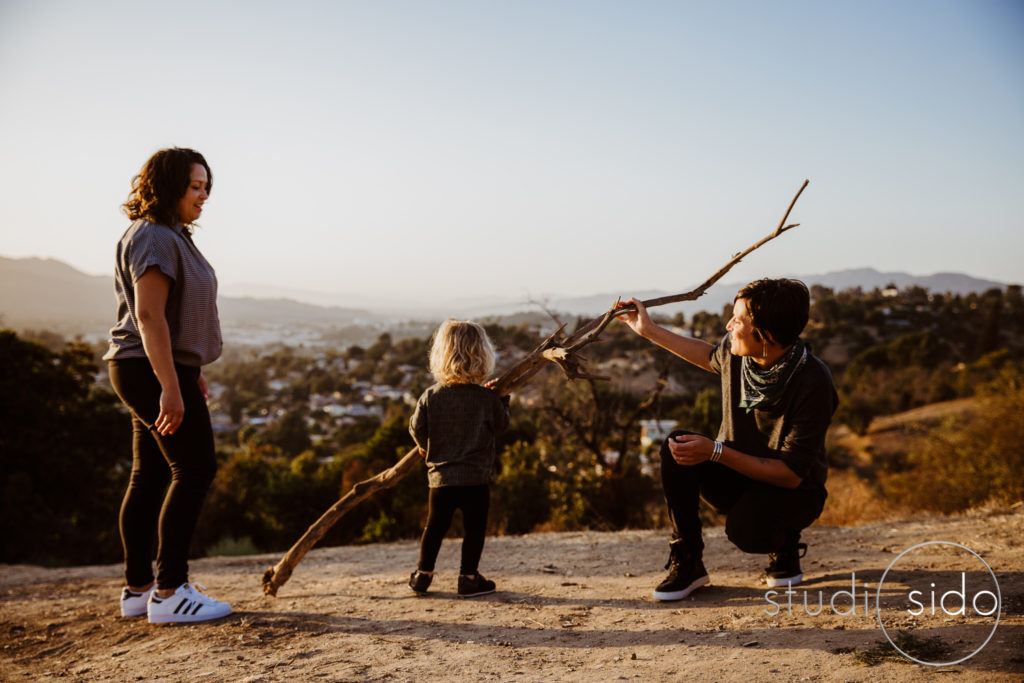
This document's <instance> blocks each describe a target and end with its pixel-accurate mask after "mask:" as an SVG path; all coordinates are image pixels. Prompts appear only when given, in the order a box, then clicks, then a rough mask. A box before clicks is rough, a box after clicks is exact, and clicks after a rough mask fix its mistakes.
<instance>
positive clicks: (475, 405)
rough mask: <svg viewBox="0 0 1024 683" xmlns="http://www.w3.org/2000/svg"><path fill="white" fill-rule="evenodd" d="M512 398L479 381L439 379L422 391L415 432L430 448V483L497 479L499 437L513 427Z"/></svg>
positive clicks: (412, 428) (419, 441) (419, 442)
mask: <svg viewBox="0 0 1024 683" xmlns="http://www.w3.org/2000/svg"><path fill="white" fill-rule="evenodd" d="M508 420H509V416H508V397H507V396H505V397H499V396H498V394H497V392H495V391H493V390H491V389H487V388H485V387H482V386H480V385H479V384H440V383H439V384H435V385H434V386H432V387H430V388H429V389H427V390H426V391H424V392H423V395H422V396H420V400H419V401H418V402H417V403H416V410H415V411H414V412H413V414H412V419H411V420H410V421H409V433H410V434H412V438H413V439H414V440H415V441H416V445H417V446H419V447H420V448H422V449H423V450H425V451H426V452H427V482H428V484H429V486H430V488H438V487H440V486H476V485H479V484H488V483H490V482H491V480H492V479H493V478H494V471H495V464H496V462H497V453H496V452H495V448H494V436H495V435H496V434H500V433H501V432H503V431H505V429H507V428H508Z"/></svg>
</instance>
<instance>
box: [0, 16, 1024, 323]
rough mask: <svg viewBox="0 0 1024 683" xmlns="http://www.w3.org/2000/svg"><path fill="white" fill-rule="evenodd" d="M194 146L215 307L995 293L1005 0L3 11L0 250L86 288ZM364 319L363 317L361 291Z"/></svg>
mask: <svg viewBox="0 0 1024 683" xmlns="http://www.w3.org/2000/svg"><path fill="white" fill-rule="evenodd" d="M171 145H180V146H189V147H194V148H196V149H198V150H200V151H201V152H203V154H204V155H206V157H207V159H208V160H209V162H210V164H211V166H212V169H213V173H214V189H213V194H212V196H211V198H210V200H209V202H208V203H207V208H206V211H205V212H204V215H203V219H202V220H201V224H202V226H203V227H202V228H201V230H200V231H199V232H198V233H197V242H198V244H199V245H200V248H201V249H203V251H204V252H205V253H206V254H207V256H208V257H209V259H210V260H211V261H212V262H213V264H214V265H215V267H216V268H217V271H218V275H219V277H220V280H221V284H222V288H223V291H225V292H227V293H237V292H239V291H243V290H244V287H242V285H245V284H247V283H248V284H250V285H260V286H262V287H268V288H281V287H287V288H292V289H308V290H322V291H329V292H337V293H346V294H348V295H349V298H350V300H352V301H353V303H359V300H360V299H364V298H365V300H366V301H373V300H375V299H376V298H377V296H378V295H386V296H389V297H395V296H400V297H403V298H404V300H405V301H406V302H416V301H419V300H422V299H423V298H426V297H430V298H431V299H433V300H435V301H436V300H447V299H455V298H466V297H474V296H485V295H486V296H490V295H498V296H508V297H513V298H514V297H521V296H522V295H523V294H524V292H530V293H531V294H534V295H543V294H546V293H559V294H588V293H595V292H621V293H622V294H624V295H627V296H628V295H629V294H630V293H631V292H632V291H636V290H640V289H649V288H660V289H665V290H670V291H684V290H686V289H689V288H690V287H691V286H692V285H693V284H695V283H697V282H699V281H701V280H703V279H704V278H705V277H706V276H708V275H710V274H711V273H712V272H714V271H715V270H716V269H717V268H718V267H719V266H720V265H721V264H722V263H724V262H725V261H726V260H728V258H729V257H730V255H731V254H732V253H733V252H736V251H739V250H741V249H743V248H745V247H746V246H748V245H749V244H751V243H753V242H755V241H756V240H757V239H759V238H760V237H762V236H763V235H765V234H767V232H769V231H770V230H771V229H772V228H773V227H774V226H775V224H776V223H777V222H778V220H779V218H780V217H781V214H782V212H783V211H784V210H785V207H786V205H787V204H788V203H789V201H790V199H791V197H792V196H793V194H794V193H795V192H796V190H797V188H798V187H799V185H800V183H801V182H802V181H803V180H804V179H805V178H809V179H810V181H811V184H810V186H809V187H808V189H807V191H806V192H805V193H804V196H803V197H802V198H801V200H800V202H799V203H798V205H797V207H796V209H795V211H794V214H793V216H792V220H794V221H796V222H799V223H801V224H802V227H800V228H798V229H797V230H795V231H793V232H790V233H788V234H787V235H785V236H783V237H782V238H780V239H779V240H777V241H776V242H774V243H773V244H771V245H769V246H767V247H765V248H763V249H762V250H761V251H759V252H756V253H755V254H753V255H752V256H750V257H749V258H748V260H747V262H746V263H744V264H741V266H739V267H737V269H735V270H734V272H733V273H732V274H730V276H729V279H730V280H734V279H735V280H745V279H752V278H754V277H757V276H760V275H782V274H793V273H801V274H809V273H820V272H825V271H829V270H837V269H843V268H853V267H861V266H873V267H877V268H879V269H883V270H903V271H908V272H911V273H915V274H929V273H934V272H938V271H959V272H965V273H969V274H971V275H975V276H979V277H986V278H991V279H995V280H999V281H1004V282H1021V281H1024V265H1022V256H1024V3H1022V2H1019V1H1011V0H1005V1H994V0H970V1H968V0H964V1H959V2H948V1H943V0H934V1H933V0H929V1H899V0H895V1H885V2H880V1H875V0H867V1H864V0H857V1H837V2H746V1H740V2H710V1H708V2H700V3H697V2H643V1H637V2H626V1H620V2H601V1H590V0H587V1H584V0H579V1H559V0H545V1H537V2H534V1H515V2H504V1H495V2H476V1H466V2H432V1H429V0H417V1H410V2H391V1H387V0H382V1H380V2H366V1H362V0H360V1H352V2H326V1H325V2H303V1H301V0H299V1H296V2H290V3H283V2H233V3H232V2H216V1H213V2H192V1H191V0H188V1H183V2H182V1H179V2H175V3H167V2H104V1H102V0H101V1H99V2H90V3H84V2H77V1H75V2H68V1H58V0H52V1H47V0H43V1H38V2H36V1H29V0H0V185H2V188H3V190H2V192H0V226H2V228H0V229H2V233H0V255H4V256H14V257H24V256H42V257H52V258H57V259H60V260H63V261H66V262H68V263H70V264H72V265H73V266H75V267H77V268H79V269H81V270H84V271H86V272H89V273H109V272H110V270H111V268H112V260H113V253H114V243H115V241H116V240H117V238H118V237H119V235H120V233H121V232H122V231H123V230H124V228H125V227H126V225H127V221H126V219H125V218H124V216H123V215H122V214H121V213H120V212H119V205H120V204H121V203H122V202H123V201H124V199H125V197H126V195H127V192H128V189H129V183H130V180H131V177H132V176H133V175H134V174H135V173H137V172H138V169H139V167H140V166H141V164H142V162H143V161H144V160H145V159H146V158H147V157H148V156H149V155H150V154H151V153H152V152H154V151H155V150H157V149H159V148H161V147H165V146H171ZM363 303H365V302H363Z"/></svg>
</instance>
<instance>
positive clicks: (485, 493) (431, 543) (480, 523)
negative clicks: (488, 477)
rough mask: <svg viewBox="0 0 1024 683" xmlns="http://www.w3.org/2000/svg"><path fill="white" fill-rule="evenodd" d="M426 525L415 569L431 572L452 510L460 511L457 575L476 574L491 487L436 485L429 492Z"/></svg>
mask: <svg viewBox="0 0 1024 683" xmlns="http://www.w3.org/2000/svg"><path fill="white" fill-rule="evenodd" d="M428 504H429V508H428V512H427V526H426V528H425V529H423V538H422V539H421V540H420V562H419V568H420V569H421V570H423V571H425V572H432V571H434V562H435V561H436V560H437V553H438V551H440V550H441V542H442V541H443V540H444V535H445V534H446V533H448V527H450V526H451V523H452V516H453V515H454V514H455V511H456V510H462V526H463V528H464V529H465V535H464V536H463V537H462V564H461V565H460V568H459V573H460V574H476V573H477V569H478V568H479V565H480V555H481V554H483V551H484V536H485V535H486V533H487V508H488V507H489V506H490V504H491V488H490V487H489V486H488V485H487V484H481V485H479V486H440V487H438V488H432V489H430V497H429V502H428Z"/></svg>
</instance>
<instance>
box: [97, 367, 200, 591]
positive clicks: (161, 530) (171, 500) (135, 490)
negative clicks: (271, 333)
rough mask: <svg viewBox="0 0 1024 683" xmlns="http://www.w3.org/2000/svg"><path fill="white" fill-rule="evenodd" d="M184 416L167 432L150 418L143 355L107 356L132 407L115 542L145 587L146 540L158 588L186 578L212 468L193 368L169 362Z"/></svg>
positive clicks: (130, 579) (128, 577)
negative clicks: (129, 460)
mask: <svg viewBox="0 0 1024 683" xmlns="http://www.w3.org/2000/svg"><path fill="white" fill-rule="evenodd" d="M174 368H175V370H176V371H177V374H178V383H179V385H180V387H181V396H182V399H183V400H184V402H185V416H184V419H183V421H182V423H181V426H179V427H178V429H177V430H176V431H175V432H174V434H169V435H166V436H161V435H160V434H157V433H156V431H155V430H154V429H153V423H154V422H155V421H156V418H157V416H158V415H159V414H160V382H159V381H158V380H157V378H156V375H155V374H153V368H152V367H151V366H150V364H149V360H148V359H146V358H126V359H122V360H112V361H110V383H111V384H112V385H113V387H114V391H116V392H117V395H118V396H119V397H120V398H121V400H122V401H123V402H124V404H125V405H126V406H128V407H129V408H130V409H131V411H132V432H133V438H132V474H131V479H130V480H129V482H128V490H127V491H126V492H125V495H124V501H123V502H122V503H121V517H120V527H121V542H122V544H123V545H124V570H125V581H126V582H127V584H128V585H129V586H145V585H146V584H148V583H149V582H150V581H152V580H153V566H152V559H153V540H154V536H156V538H157V540H158V544H157V549H156V585H157V588H161V589H170V588H177V587H178V586H180V585H181V584H183V583H185V582H186V581H188V549H189V544H190V543H191V542H192V532H193V530H194V529H195V526H196V520H197V519H198V518H199V510H200V508H202V505H203V500H204V499H205V498H206V492H207V490H208V489H209V488H210V483H211V482H212V481H213V477H214V475H215V474H216V472H217V462H216V459H215V454H214V445H213V428H212V426H211V425H210V412H209V410H207V408H206V399H205V398H204V397H203V394H202V391H200V389H199V382H198V380H199V368H197V367H190V366H186V365H179V364H177V363H175V365H174Z"/></svg>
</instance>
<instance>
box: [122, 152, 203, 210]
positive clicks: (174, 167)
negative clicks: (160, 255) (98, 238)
mask: <svg viewBox="0 0 1024 683" xmlns="http://www.w3.org/2000/svg"><path fill="white" fill-rule="evenodd" d="M193 164H200V165H202V166H203V168H205V169H206V191H207V192H209V191H210V190H211V189H212V188H213V172H212V171H211V170H210V165H209V164H207V163H206V159H204V158H203V155H202V154H200V153H199V152H197V151H195V150H194V149H188V148H185V147H171V148H169V149H162V150H160V151H159V152H157V153H156V154H154V155H153V156H151V157H150V158H149V159H148V160H147V161H146V163H145V164H143V166H142V170H141V171H140V172H139V174H138V175H137V176H135V177H134V178H132V191H131V194H129V195H128V201H126V202H125V203H124V204H123V205H122V207H121V208H122V209H123V210H124V212H125V213H126V214H128V218H131V219H132V220H133V221H134V220H137V219H139V218H147V219H149V220H151V221H153V222H154V223H160V224H161V225H167V226H173V225H175V224H176V223H177V222H178V221H179V220H180V217H179V216H178V201H179V200H181V198H182V197H184V196H185V191H186V190H188V185H189V183H190V182H192V165H193ZM186 228H187V226H186Z"/></svg>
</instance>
